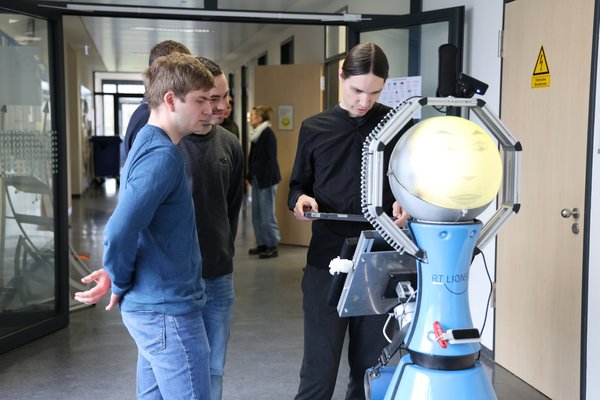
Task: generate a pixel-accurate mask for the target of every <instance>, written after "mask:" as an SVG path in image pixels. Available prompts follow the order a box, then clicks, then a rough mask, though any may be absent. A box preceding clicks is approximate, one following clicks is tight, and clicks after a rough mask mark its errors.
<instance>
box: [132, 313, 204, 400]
mask: <svg viewBox="0 0 600 400" xmlns="http://www.w3.org/2000/svg"><path fill="white" fill-rule="evenodd" d="M121 317H122V318H123V323H124V324H125V326H126V327H127V330H128V331H129V334H130V335H131V337H132V338H133V340H134V341H135V343H136V345H137V348H138V362H137V398H138V399H144V400H146V399H151V400H162V399H165V400H166V399H199V400H209V399H210V374H209V361H208V359H209V347H208V340H207V338H206V331H205V330H204V321H203V319H202V313H201V312H196V313H191V314H187V315H166V314H163V313H158V312H153V311H147V312H144V311H136V312H121Z"/></svg>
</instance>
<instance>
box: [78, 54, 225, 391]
mask: <svg viewBox="0 0 600 400" xmlns="http://www.w3.org/2000/svg"><path fill="white" fill-rule="evenodd" d="M144 84H145V86H146V94H147V98H148V105H149V107H150V110H151V112H150V118H149V120H148V124H147V125H146V126H144V128H142V129H141V130H140V131H139V133H138V135H137V138H136V140H135V143H134V144H133V146H132V148H131V150H130V153H129V155H128V157H127V161H126V162H125V165H124V167H123V171H122V174H121V186H120V192H119V203H118V204H117V207H116V208H115V211H114V213H113V215H112V216H111V218H110V219H109V221H108V223H107V225H106V229H105V231H104V260H103V264H104V268H103V269H100V270H97V271H94V272H93V273H92V274H90V275H89V276H87V277H85V278H83V279H82V281H83V282H84V283H89V282H96V284H97V285H96V286H95V287H94V288H92V289H90V290H88V291H85V292H79V293H76V294H75V299H76V300H78V301H80V302H82V303H85V304H95V303H97V302H98V301H99V300H100V299H101V298H102V297H103V296H104V295H105V294H106V293H108V291H109V290H110V291H111V292H112V293H111V296H110V301H109V304H108V306H107V307H106V309H107V310H110V309H112V308H113V307H115V306H116V305H117V304H119V305H120V308H121V315H122V319H123V323H124V324H125V326H126V327H127V329H128V331H129V333H130V335H131V336H132V338H133V339H134V341H135V343H136V345H137V348H138V363H137V397H138V399H156V398H162V399H202V400H208V399H210V373H209V346H208V341H207V338H206V332H205V328H204V322H203V318H202V309H203V307H204V304H205V301H206V295H205V293H204V283H203V280H202V263H201V257H200V251H199V246H198V239H197V235H196V226H195V215H194V204H193V201H192V196H191V192H190V187H189V184H188V179H187V176H186V173H185V167H184V160H183V156H182V154H181V152H180V151H179V149H178V148H177V146H176V145H177V143H179V141H180V140H181V139H182V138H183V137H184V136H185V135H187V134H189V133H190V132H194V131H197V130H200V129H202V126H203V125H204V124H206V123H207V122H210V119H211V105H210V101H209V100H210V90H211V89H212V88H213V86H214V79H213V76H212V74H211V73H210V72H209V71H208V70H207V69H206V68H205V67H204V66H203V65H202V64H201V63H200V62H199V61H198V60H197V59H196V58H194V57H192V56H190V55H184V54H180V53H173V54H170V55H167V56H165V57H159V58H158V59H156V61H155V62H154V63H153V64H152V65H151V66H150V67H149V68H148V69H147V70H146V71H145V72H144Z"/></svg>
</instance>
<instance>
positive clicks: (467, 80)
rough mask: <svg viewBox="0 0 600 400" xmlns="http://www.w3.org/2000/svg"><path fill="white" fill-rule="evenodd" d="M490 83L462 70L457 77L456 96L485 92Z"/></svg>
mask: <svg viewBox="0 0 600 400" xmlns="http://www.w3.org/2000/svg"><path fill="white" fill-rule="evenodd" d="M487 88H488V85H487V84H486V83H483V82H481V81H478V80H477V79H475V78H473V77H472V76H469V75H467V74H465V73H464V72H461V73H460V74H458V76H457V77H456V97H462V98H470V97H473V95H475V94H479V95H483V94H485V92H486V90H487Z"/></svg>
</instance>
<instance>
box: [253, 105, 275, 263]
mask: <svg viewBox="0 0 600 400" xmlns="http://www.w3.org/2000/svg"><path fill="white" fill-rule="evenodd" d="M272 111H273V108H272V107H270V106H262V105H258V106H255V107H253V108H252V111H251V112H250V126H251V127H252V129H251V131H250V142H251V146H250V156H249V158H248V175H247V180H248V182H249V183H250V184H251V185H252V225H253V227H254V235H255V237H256V247H254V248H252V249H250V250H248V253H249V254H258V256H259V257H260V258H271V257H277V255H278V253H277V244H278V243H279V240H280V239H281V235H280V234H279V227H278V225H277V219H276V218H275V190H276V189H277V184H278V183H279V182H280V181H281V174H280V172H279V164H278V163H277V139H276V138H275V133H274V132H273V130H272V129H271V122H270V115H269V113H271V112H272Z"/></svg>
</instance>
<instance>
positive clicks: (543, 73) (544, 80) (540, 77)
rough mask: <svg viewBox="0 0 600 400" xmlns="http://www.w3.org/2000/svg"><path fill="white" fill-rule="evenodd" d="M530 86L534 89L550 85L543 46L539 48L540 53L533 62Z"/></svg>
mask: <svg viewBox="0 0 600 400" xmlns="http://www.w3.org/2000/svg"><path fill="white" fill-rule="evenodd" d="M531 87H532V88H534V89H537V88H543V87H550V68H549V67H548V60H547V59H546V53H544V46H542V47H541V48H540V54H538V57H537V61H536V62H535V68H534V69H533V76H532V77H531Z"/></svg>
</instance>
